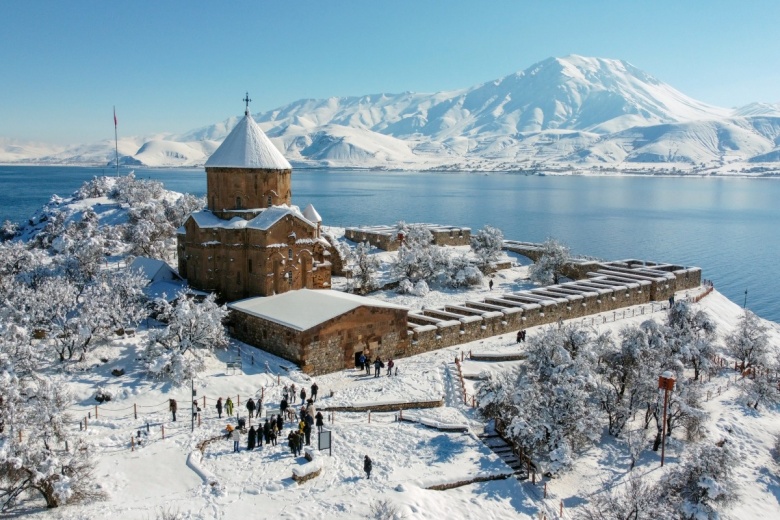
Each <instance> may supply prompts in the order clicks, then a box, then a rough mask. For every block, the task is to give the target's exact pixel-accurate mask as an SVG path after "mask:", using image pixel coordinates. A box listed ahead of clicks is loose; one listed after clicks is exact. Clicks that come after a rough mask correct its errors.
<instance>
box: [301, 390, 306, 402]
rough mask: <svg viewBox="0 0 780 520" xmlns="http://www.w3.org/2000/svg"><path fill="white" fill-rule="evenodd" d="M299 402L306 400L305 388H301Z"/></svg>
mask: <svg viewBox="0 0 780 520" xmlns="http://www.w3.org/2000/svg"><path fill="white" fill-rule="evenodd" d="M301 402H302V403H305V402H306V389H305V388H301Z"/></svg>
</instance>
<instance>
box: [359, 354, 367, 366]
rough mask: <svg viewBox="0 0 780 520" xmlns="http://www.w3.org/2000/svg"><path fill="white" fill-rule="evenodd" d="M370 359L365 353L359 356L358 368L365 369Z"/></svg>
mask: <svg viewBox="0 0 780 520" xmlns="http://www.w3.org/2000/svg"><path fill="white" fill-rule="evenodd" d="M367 361H368V360H367V359H366V356H365V355H364V354H360V357H358V369H359V370H363V369H364V368H366V362H367Z"/></svg>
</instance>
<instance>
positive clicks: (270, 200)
mask: <svg viewBox="0 0 780 520" xmlns="http://www.w3.org/2000/svg"><path fill="white" fill-rule="evenodd" d="M273 203H274V201H273V200H272V199H271V196H270V195H269V196H268V205H267V206H268V207H269V208H270V207H271V206H273Z"/></svg>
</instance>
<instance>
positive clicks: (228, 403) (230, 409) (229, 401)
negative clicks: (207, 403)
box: [225, 397, 233, 417]
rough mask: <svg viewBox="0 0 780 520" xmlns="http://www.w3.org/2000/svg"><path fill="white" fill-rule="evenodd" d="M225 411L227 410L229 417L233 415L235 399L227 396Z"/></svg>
mask: <svg viewBox="0 0 780 520" xmlns="http://www.w3.org/2000/svg"><path fill="white" fill-rule="evenodd" d="M225 411H226V412H227V416H228V417H233V400H232V399H231V398H229V397H228V398H227V401H225Z"/></svg>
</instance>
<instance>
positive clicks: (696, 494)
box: [661, 442, 738, 520]
mask: <svg viewBox="0 0 780 520" xmlns="http://www.w3.org/2000/svg"><path fill="white" fill-rule="evenodd" d="M720 444H721V445H720V446H719V445H716V444H701V445H698V446H695V447H694V448H693V449H692V450H690V452H689V453H688V454H687V456H686V457H685V460H684V461H683V462H682V463H681V464H679V465H677V466H676V467H675V468H674V469H672V470H671V471H670V472H669V474H668V475H667V476H666V477H665V478H663V477H662V478H661V480H662V481H663V482H664V485H663V487H662V497H661V498H662V500H663V501H666V503H669V504H670V505H672V507H674V509H675V510H676V512H677V515H678V517H679V518H681V519H686V520H687V519H690V520H699V519H717V518H720V516H719V515H718V511H717V508H719V507H722V506H724V505H727V504H730V503H732V502H733V501H734V500H736V498H737V493H736V484H735V482H734V478H733V475H734V470H735V468H736V466H737V464H738V458H737V456H736V454H735V453H734V452H733V451H732V448H731V446H730V445H729V443H728V442H722V443H720Z"/></svg>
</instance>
